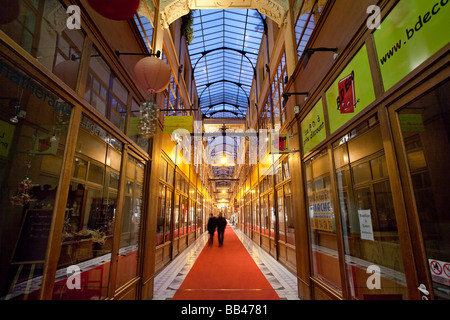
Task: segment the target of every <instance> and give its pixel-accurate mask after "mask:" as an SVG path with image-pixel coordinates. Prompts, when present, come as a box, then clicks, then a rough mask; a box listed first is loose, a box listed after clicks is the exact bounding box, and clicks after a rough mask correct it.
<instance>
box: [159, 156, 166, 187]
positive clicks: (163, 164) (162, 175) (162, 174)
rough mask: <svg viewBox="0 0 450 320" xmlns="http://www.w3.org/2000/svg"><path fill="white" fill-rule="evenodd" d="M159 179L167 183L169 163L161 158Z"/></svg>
mask: <svg viewBox="0 0 450 320" xmlns="http://www.w3.org/2000/svg"><path fill="white" fill-rule="evenodd" d="M159 179H160V180H162V181H167V161H166V160H164V159H163V158H161V164H160V165H159Z"/></svg>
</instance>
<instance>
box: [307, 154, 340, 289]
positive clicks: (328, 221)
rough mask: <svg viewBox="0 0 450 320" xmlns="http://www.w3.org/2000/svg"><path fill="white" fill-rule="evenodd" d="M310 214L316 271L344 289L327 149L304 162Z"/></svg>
mask: <svg viewBox="0 0 450 320" xmlns="http://www.w3.org/2000/svg"><path fill="white" fill-rule="evenodd" d="M305 166H306V170H307V172H309V173H308V175H307V176H309V177H310V179H309V180H307V182H306V183H307V186H306V189H307V192H308V207H309V216H310V229H311V244H312V260H313V274H314V276H316V277H317V278H319V279H320V280H322V281H323V282H325V283H326V284H328V285H329V286H331V287H332V288H333V289H335V290H337V291H339V292H341V291H342V289H341V286H342V285H341V274H340V271H339V270H340V267H339V260H338V251H337V238H336V226H335V221H334V204H333V197H332V193H331V192H332V189H331V179H330V163H329V157H328V152H322V153H321V154H319V155H318V156H317V157H316V158H314V159H311V160H309V161H308V162H306V164H305Z"/></svg>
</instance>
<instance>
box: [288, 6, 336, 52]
mask: <svg viewBox="0 0 450 320" xmlns="http://www.w3.org/2000/svg"><path fill="white" fill-rule="evenodd" d="M327 1H328V0H305V1H302V3H301V5H300V8H299V11H298V17H297V20H296V21H295V24H294V30H295V39H296V43H297V54H298V59H299V60H300V58H301V56H302V54H303V52H304V50H305V48H306V45H307V44H308V41H309V38H310V37H311V35H312V33H313V31H314V29H315V27H316V25H317V21H319V18H320V15H321V13H322V11H323V8H324V7H325V5H326V3H327Z"/></svg>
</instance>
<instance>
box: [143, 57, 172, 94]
mask: <svg viewBox="0 0 450 320" xmlns="http://www.w3.org/2000/svg"><path fill="white" fill-rule="evenodd" d="M134 75H135V78H136V81H137V82H138V83H139V85H140V86H141V87H142V89H144V90H145V91H146V92H161V91H163V90H164V89H166V88H167V86H168V85H169V83H170V68H169V66H168V65H167V64H166V63H165V62H164V61H163V60H161V59H158V58H156V57H153V56H151V57H146V58H143V59H141V60H139V62H138V63H136V65H135V66H134Z"/></svg>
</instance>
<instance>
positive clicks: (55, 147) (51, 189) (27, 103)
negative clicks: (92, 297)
mask: <svg viewBox="0 0 450 320" xmlns="http://www.w3.org/2000/svg"><path fill="white" fill-rule="evenodd" d="M71 112H72V107H71V106H70V105H69V104H67V103H66V102H65V101H63V100H62V99H61V98H60V97H58V96H57V95H56V94H54V93H53V92H52V91H50V90H49V89H48V88H47V87H45V86H44V85H43V84H41V83H39V82H38V81H36V80H34V79H33V78H31V77H30V76H29V75H28V74H26V73H25V72H23V71H22V70H20V69H18V68H16V67H15V66H14V65H13V64H12V63H10V62H8V61H7V60H5V59H4V58H3V57H0V208H1V209H0V212H1V214H0V243H1V246H0V299H1V300H3V299H7V300H9V299H28V300H32V299H38V298H39V293H40V288H41V285H42V272H43V268H44V263H45V258H46V250H47V240H48V237H49V232H50V227H51V222H52V217H53V214H54V212H53V210H54V206H55V199H56V197H57V193H56V192H57V190H58V185H59V182H60V175H61V168H62V163H63V157H64V152H65V147H66V140H67V131H68V123H69V121H70V117H71ZM80 174H82V173H80ZM36 225H38V226H39V227H36ZM28 281H30V282H28ZM27 284H29V285H27Z"/></svg>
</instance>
